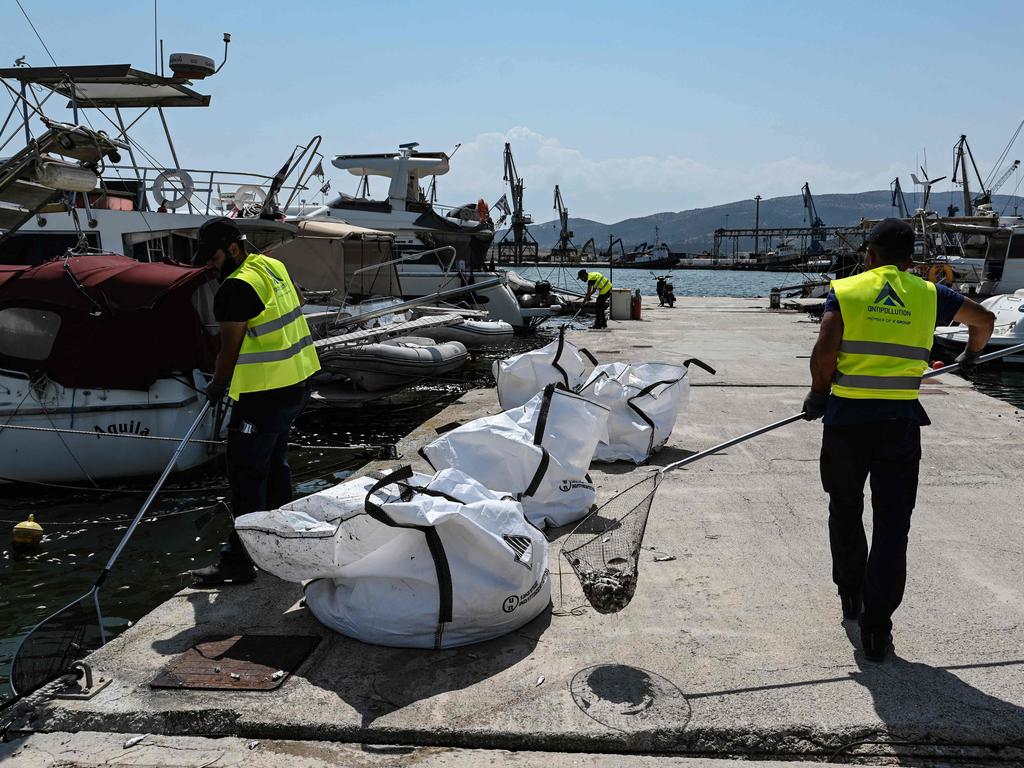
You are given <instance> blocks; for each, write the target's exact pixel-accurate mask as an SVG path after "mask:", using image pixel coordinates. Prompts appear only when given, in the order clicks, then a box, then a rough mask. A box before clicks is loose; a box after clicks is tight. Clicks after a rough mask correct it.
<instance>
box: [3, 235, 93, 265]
mask: <svg viewBox="0 0 1024 768" xmlns="http://www.w3.org/2000/svg"><path fill="white" fill-rule="evenodd" d="M85 238H86V241H87V242H88V243H89V247H90V248H99V247H100V236H99V234H98V233H96V232H87V233H86V235H85ZM76 245H78V233H77V232H15V233H14V234H12V235H11V236H10V237H9V238H7V240H5V241H4V242H3V244H0V264H28V265H30V266H35V265H36V264H42V263H43V262H44V261H49V260H50V259H54V258H57V257H59V256H63V255H64V254H65V253H67V252H68V249H69V248H74V247H75V246H76Z"/></svg>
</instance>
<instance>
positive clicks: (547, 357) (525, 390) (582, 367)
mask: <svg viewBox="0 0 1024 768" xmlns="http://www.w3.org/2000/svg"><path fill="white" fill-rule="evenodd" d="M588 360H589V361H590V363H591V364H592V365H597V360H596V359H595V358H594V356H593V355H591V354H590V352H588V351H587V350H585V349H582V348H580V347H577V346H576V345H575V344H573V343H572V342H571V341H566V340H565V328H564V327H563V328H562V329H561V330H560V331H559V334H558V338H557V339H556V340H555V341H552V342H551V343H550V344H548V345H547V346H544V347H541V348H540V349H533V350H530V351H529V352H523V353H522V354H520V355H513V356H512V357H510V358H508V359H506V360H496V361H495V363H494V367H493V372H494V380H495V382H496V383H497V386H498V402H499V403H501V407H502V409H504V410H506V411H507V410H508V409H509V408H518V407H519V406H521V405H525V404H526V403H527V402H528V401H529V400H530V399H531V398H533V397H534V396H535V395H536V394H537V393H538V392H540V391H541V390H542V389H544V387H546V386H547V385H548V384H561V385H562V386H563V387H565V388H566V389H570V390H575V389H577V388H579V386H580V385H581V384H582V383H583V379H584V374H585V373H586V370H587V361H588Z"/></svg>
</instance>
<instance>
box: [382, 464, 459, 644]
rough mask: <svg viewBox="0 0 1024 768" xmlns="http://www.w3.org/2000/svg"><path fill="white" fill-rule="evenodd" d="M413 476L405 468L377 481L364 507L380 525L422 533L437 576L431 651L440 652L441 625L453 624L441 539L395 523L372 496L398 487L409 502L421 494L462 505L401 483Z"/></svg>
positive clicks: (448, 572) (425, 527) (431, 531)
mask: <svg viewBox="0 0 1024 768" xmlns="http://www.w3.org/2000/svg"><path fill="white" fill-rule="evenodd" d="M412 474H413V473H412V467H411V466H409V465H408V464H407V465H405V466H404V467H400V468H398V469H397V470H395V471H394V472H392V473H391V474H388V475H385V476H384V477H382V478H381V479H379V480H378V481H377V482H376V483H374V485H373V487H372V488H370V490H369V491H367V492H366V498H365V500H364V502H363V507H364V508H365V509H366V513H367V514H368V515H369V516H370V517H372V518H373V519H374V520H376V521H377V522H379V523H383V524H384V525H388V526H391V527H392V528H412V529H415V530H417V531H420V532H422V533H423V535H424V536H425V537H426V540H427V548H428V549H429V550H430V557H431V559H433V561H434V570H435V571H436V573H437V590H438V610H437V631H436V632H435V633H434V648H435V650H438V649H440V648H441V640H442V637H443V636H444V625H445V624H449V623H451V620H452V571H451V568H450V567H449V565H448V556H447V555H446V554H445V551H444V543H443V542H442V541H441V535H440V534H439V533H438V532H437V529H436V528H434V527H433V526H430V525H406V524H403V523H398V522H395V521H394V520H393V519H392V518H391V516H390V515H388V513H387V512H385V511H384V509H383V508H382V507H381V506H380V505H379V504H377V502H375V501H373V494H375V493H376V492H377V491H379V490H381V489H382V488H385V487H387V486H389V485H398V486H399V487H400V488H402V489H403V494H402V498H403V499H405V497H406V494H408V495H409V497H410V498H411V497H412V496H414V495H415V494H417V493H422V494H424V495H427V496H437V497H441V498H444V499H447V500H448V501H452V502H455V503H457V504H461V503H462V502H460V501H459V500H458V499H456V498H454V497H452V496H449V495H448V494H446V493H442V492H441V491H435V490H432V489H430V488H422V487H418V486H411V485H408V484H406V483H403V482H402V481H404V480H408V479H409V478H411V477H412ZM405 500H407V499H405Z"/></svg>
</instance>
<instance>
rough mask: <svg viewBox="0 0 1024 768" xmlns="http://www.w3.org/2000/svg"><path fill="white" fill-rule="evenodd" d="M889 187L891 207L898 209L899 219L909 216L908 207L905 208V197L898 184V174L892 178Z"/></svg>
mask: <svg viewBox="0 0 1024 768" xmlns="http://www.w3.org/2000/svg"><path fill="white" fill-rule="evenodd" d="M889 189H890V190H891V191H892V207H893V208H895V209H896V210H897V211H899V213H900V218H901V219H906V218H909V216H910V209H909V208H907V198H906V197H905V196H904V194H903V187H902V186H900V177H899V176H897V177H896V178H895V179H893V180H892V183H890V184H889Z"/></svg>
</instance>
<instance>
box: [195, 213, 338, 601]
mask: <svg viewBox="0 0 1024 768" xmlns="http://www.w3.org/2000/svg"><path fill="white" fill-rule="evenodd" d="M199 244H200V245H199V254H198V256H197V259H196V261H197V263H204V262H207V261H208V262H209V263H211V264H213V265H214V266H215V267H216V268H217V269H219V270H220V273H221V285H220V288H219V289H218V290H217V295H216V296H215V297H214V301H213V311H214V316H215V317H216V319H217V321H218V322H219V323H220V352H219V353H218V355H217V366H216V370H215V371H214V374H213V379H212V380H211V381H210V383H209V385H208V386H207V388H206V396H207V398H208V399H209V401H210V402H211V403H219V402H220V401H221V400H222V399H223V397H224V395H225V393H226V394H227V395H228V396H229V397H230V398H231V400H233V401H234V403H233V406H232V409H231V420H230V422H229V424H228V456H227V459H228V481H229V483H230V485H231V512H232V515H234V516H235V517H238V516H239V515H244V514H248V513H249V512H257V511H260V510H265V509H276V508H278V507H280V506H282V505H283V504H287V503H288V502H290V501H291V500H292V494H293V488H292V474H291V469H290V468H289V466H288V435H289V433H290V431H291V428H292V422H294V421H295V418H296V417H297V416H298V415H299V414H300V413H301V412H302V409H303V408H304V407H305V405H306V401H307V400H308V399H309V378H310V376H312V375H313V374H314V373H316V372H317V371H318V370H320V363H319V361H318V359H317V356H316V349H315V348H314V347H313V338H312V336H310V333H309V327H308V326H307V325H306V319H305V318H304V317H303V315H302V304H303V301H302V299H301V298H300V297H299V294H298V291H296V289H295V286H294V285H293V283H292V280H291V277H289V275H288V271H287V270H286V269H285V266H284V264H282V263H281V262H280V261H278V260H277V259H272V258H270V257H269V256H265V255H263V254H261V253H247V251H246V244H245V237H244V236H243V235H242V233H241V232H240V231H239V229H238V226H237V225H236V224H235V223H234V222H233V221H232V220H231V219H226V218H219V219H212V220H210V221H208V222H206V223H205V224H204V225H203V226H202V227H201V228H200V230H199ZM191 573H192V576H193V577H194V578H195V579H196V580H197V581H198V582H199V583H200V584H202V585H203V586H212V585H216V584H223V583H226V582H230V583H233V584H242V583H245V582H249V581H252V580H253V579H254V578H256V567H255V566H254V565H253V563H252V560H251V559H250V558H249V555H248V553H247V552H246V551H245V546H244V545H243V544H242V541H241V539H240V538H239V537H238V534H237V533H235V532H234V531H232V532H231V537H230V539H229V540H228V542H227V544H225V545H224V547H223V549H222V550H221V554H220V559H219V561H218V562H217V563H215V564H213V565H210V566H207V567H206V568H200V569H197V570H194V571H192V572H191Z"/></svg>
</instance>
